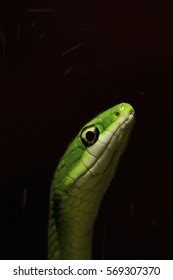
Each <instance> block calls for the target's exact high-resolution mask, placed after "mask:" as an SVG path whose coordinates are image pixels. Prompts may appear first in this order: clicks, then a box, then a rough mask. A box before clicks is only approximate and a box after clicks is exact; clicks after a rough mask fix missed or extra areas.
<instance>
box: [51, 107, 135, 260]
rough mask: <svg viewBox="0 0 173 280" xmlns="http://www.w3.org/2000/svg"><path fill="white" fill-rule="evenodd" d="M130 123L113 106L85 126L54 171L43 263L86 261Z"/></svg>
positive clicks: (128, 110)
mask: <svg viewBox="0 0 173 280" xmlns="http://www.w3.org/2000/svg"><path fill="white" fill-rule="evenodd" d="M133 123H134V109H133V107H132V106H131V105H130V104H127V103H121V104H118V105H116V106H114V107H112V108H110V109H108V110H106V111H104V112H103V113H101V114H99V115H98V116H97V117H95V118H94V119H93V120H91V121H90V122H89V123H87V124H86V125H85V126H84V127H83V128H82V129H81V130H80V131H79V133H78V135H77V136H76V137H75V138H74V140H73V141H72V143H71V144H70V145H69V147H68V149H67V151H66V152H65V154H64V156H63V157H62V159H61V160H60V162H59V165H58V167H57V169H56V171H55V174H54V177H53V181H52V185H51V193H50V218H49V230H48V258H49V259H90V258H91V251H92V250H91V244H92V235H93V226H94V222H95V219H96V216H97V213H98V210H99V206H100V203H101V201H102V198H103V196H104V193H105V192H106V190H107V188H108V186H109V183H110V181H111V179H112V177H113V176H114V173H115V171H116V169H117V165H118V162H119V159H120V157H121V155H122V153H123V151H124V150H125V148H126V146H127V143H128V139H129V134H130V131H131V128H132V127H133Z"/></svg>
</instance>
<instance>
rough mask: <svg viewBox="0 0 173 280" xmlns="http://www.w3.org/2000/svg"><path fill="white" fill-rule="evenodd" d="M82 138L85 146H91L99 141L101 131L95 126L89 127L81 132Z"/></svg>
mask: <svg viewBox="0 0 173 280" xmlns="http://www.w3.org/2000/svg"><path fill="white" fill-rule="evenodd" d="M80 137H81V140H82V142H83V143H84V145H85V146H87V147H88V146H91V145H93V144H94V143H95V142H96V141H97V139H98V137H99V130H98V128H97V127H96V126H94V125H93V126H87V127H85V128H84V129H83V130H82V131H81V134H80Z"/></svg>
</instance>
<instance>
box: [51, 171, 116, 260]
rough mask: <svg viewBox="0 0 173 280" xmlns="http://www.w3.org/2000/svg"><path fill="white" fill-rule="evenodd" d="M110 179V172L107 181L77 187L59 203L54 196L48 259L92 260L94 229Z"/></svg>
mask: <svg viewBox="0 0 173 280" xmlns="http://www.w3.org/2000/svg"><path fill="white" fill-rule="evenodd" d="M103 178H104V179H103ZM111 178H112V174H110V172H109V173H108V174H107V176H104V177H102V176H101V175H100V176H96V177H93V179H91V178H90V179H89V182H86V184H82V185H81V186H76V185H74V186H72V187H71V191H70V193H69V194H68V195H66V196H64V197H63V198H62V197H61V199H60V200H59V201H58V199H57V198H56V195H55V193H54V192H53V194H52V196H53V197H52V199H51V211H50V222H49V259H78V260H80V259H91V256H92V252H91V251H92V236H93V227H94V223H95V219H96V216H97V213H98V210H99V206H100V203H101V201H102V198H103V196H104V193H105V191H106V189H107V186H108V185H109V183H110V180H111ZM53 189H54V188H53ZM55 189H56V186H55ZM53 201H54V202H53Z"/></svg>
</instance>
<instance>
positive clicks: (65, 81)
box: [0, 0, 173, 259]
mask: <svg viewBox="0 0 173 280" xmlns="http://www.w3.org/2000/svg"><path fill="white" fill-rule="evenodd" d="M34 2H37V3H34ZM114 2H116V3H114ZM139 2H140V3H139ZM113 3H114V4H113ZM0 86H1V90H0V131H1V137H0V237H1V238H0V240H1V245H0V246H1V247H0V258H1V259H17V258H19V259H44V258H46V254H47V222H48V203H49V186H50V182H51V178H52V175H53V172H54V170H55V168H56V166H57V162H58V159H59V158H60V156H61V155H62V154H63V152H64V150H65V148H66V146H67V144H68V143H69V141H71V139H72V138H73V137H74V136H75V134H76V133H77V132H78V130H79V129H80V128H81V126H82V125H83V124H85V122H86V121H88V120H89V119H91V118H93V116H95V115H97V114H98V113H99V112H100V111H103V110H105V109H107V108H108V107H111V106H113V105H114V104H116V103H118V102H122V101H125V102H130V103H131V104H132V105H133V106H134V108H135V111H136V126H135V129H134V131H133V135H132V137H131V140H130V143H129V146H128V149H127V152H126V153H125V155H124V156H123V158H122V160H121V163H120V166H119V169H118V172H117V176H116V177H115V178H114V180H113V182H112V184H111V186H110V188H109V191H108V192H107V194H106V196H105V198H104V201H103V204H102V207H101V210H100V213H99V216H98V219H97V222H96V225H95V232H94V240H93V258H96V259H102V258H104V259H127V258H130V259H131V258H135V259H139V258H141V259H144V258H150V259H151V258H157V259H160V258H173V191H172V187H173V184H172V172H173V168H172V167H173V161H172V145H173V137H172V102H173V97H172V94H173V4H169V5H168V4H166V3H165V1H161V2H159V1H150V4H146V2H144V1H143V2H142V1H138V2H133V1H109V3H108V4H107V2H104V5H101V3H96V2H93V1H92V3H91V4H90V2H88V1H59V2H58V1H49V4H47V1H43V0H42V1H33V2H32V1H20V0H18V1H6V2H4V3H3V2H2V1H1V4H0ZM25 197H26V199H25Z"/></svg>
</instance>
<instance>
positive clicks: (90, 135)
mask: <svg viewBox="0 0 173 280" xmlns="http://www.w3.org/2000/svg"><path fill="white" fill-rule="evenodd" d="M94 138H95V133H94V132H93V131H88V132H87V133H86V139H87V140H88V141H93V140H94Z"/></svg>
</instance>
